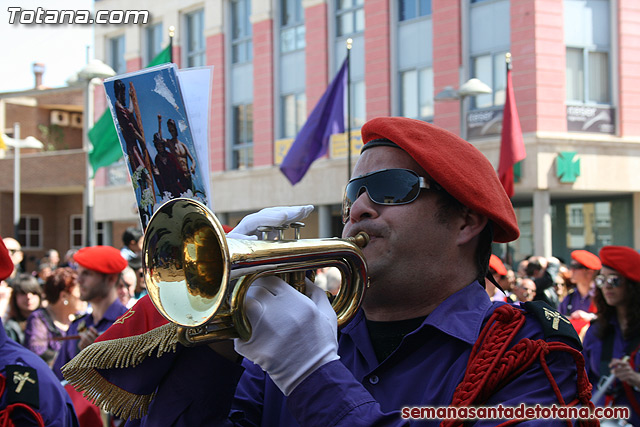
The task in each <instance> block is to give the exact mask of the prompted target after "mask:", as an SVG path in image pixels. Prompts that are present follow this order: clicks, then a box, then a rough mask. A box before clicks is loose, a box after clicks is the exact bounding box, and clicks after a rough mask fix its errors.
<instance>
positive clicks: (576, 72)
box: [566, 48, 584, 102]
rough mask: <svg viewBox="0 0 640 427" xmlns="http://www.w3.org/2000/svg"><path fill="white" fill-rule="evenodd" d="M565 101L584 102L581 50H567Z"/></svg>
mask: <svg viewBox="0 0 640 427" xmlns="http://www.w3.org/2000/svg"><path fill="white" fill-rule="evenodd" d="M566 75H567V77H566V85H567V101H580V102H582V101H584V69H583V55H582V49H573V48H567V74H566Z"/></svg>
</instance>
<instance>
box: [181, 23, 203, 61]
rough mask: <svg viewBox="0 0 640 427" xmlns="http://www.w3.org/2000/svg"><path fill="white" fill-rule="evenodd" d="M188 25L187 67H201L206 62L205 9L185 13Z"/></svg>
mask: <svg viewBox="0 0 640 427" xmlns="http://www.w3.org/2000/svg"><path fill="white" fill-rule="evenodd" d="M185 23H186V27H187V31H186V32H187V46H186V48H187V49H186V62H187V67H201V66H203V65H205V64H206V58H205V42H204V11H203V10H197V11H195V12H191V13H187V14H186V15H185Z"/></svg>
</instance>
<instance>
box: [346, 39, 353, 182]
mask: <svg viewBox="0 0 640 427" xmlns="http://www.w3.org/2000/svg"><path fill="white" fill-rule="evenodd" d="M352 45H353V39H351V37H349V38H348V39H347V174H348V175H347V181H349V180H350V179H351V47H352Z"/></svg>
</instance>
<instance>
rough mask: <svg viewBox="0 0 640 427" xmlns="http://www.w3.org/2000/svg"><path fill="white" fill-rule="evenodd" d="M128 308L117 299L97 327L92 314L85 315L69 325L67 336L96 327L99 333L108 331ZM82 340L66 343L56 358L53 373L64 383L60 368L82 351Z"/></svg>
mask: <svg viewBox="0 0 640 427" xmlns="http://www.w3.org/2000/svg"><path fill="white" fill-rule="evenodd" d="M126 311H127V308H126V307H125V306H124V305H122V303H121V302H120V300H118V299H116V300H115V301H114V302H113V303H112V304H111V305H110V306H109V308H108V309H107V311H106V312H105V313H104V317H102V319H100V321H99V322H98V324H97V325H95V324H94V323H93V316H92V315H91V314H85V315H84V316H82V317H79V318H78V319H76V320H74V321H73V323H71V325H69V330H68V331H67V336H73V335H78V329H80V328H82V330H84V329H85V328H88V327H89V326H93V327H95V328H96V329H97V330H98V332H104V331H106V330H107V329H108V328H109V326H111V325H113V322H115V321H116V320H118V317H120V316H122V315H123V314H124V313H126ZM79 342H80V340H68V341H64V342H63V344H62V347H61V348H60V351H59V352H58V356H57V357H56V361H55V362H54V363H53V372H54V373H55V374H56V376H57V377H58V378H59V379H60V380H61V381H62V380H63V379H64V378H63V377H62V372H60V368H62V367H63V366H64V365H65V364H66V363H67V362H68V361H70V360H71V359H73V358H74V357H75V356H76V355H77V354H78V353H79V352H80V350H79V349H78V343H79Z"/></svg>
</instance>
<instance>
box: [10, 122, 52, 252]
mask: <svg viewBox="0 0 640 427" xmlns="http://www.w3.org/2000/svg"><path fill="white" fill-rule="evenodd" d="M2 139H3V141H4V142H5V144H7V146H9V147H13V237H15V239H16V240H19V238H18V230H19V228H20V191H21V190H20V179H21V178H20V149H21V148H38V149H42V148H43V147H44V144H43V143H42V142H40V141H38V140H37V139H36V138H34V137H33V136H28V137H26V138H25V139H20V123H14V124H13V138H10V137H8V136H7V135H4V134H3V135H2Z"/></svg>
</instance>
